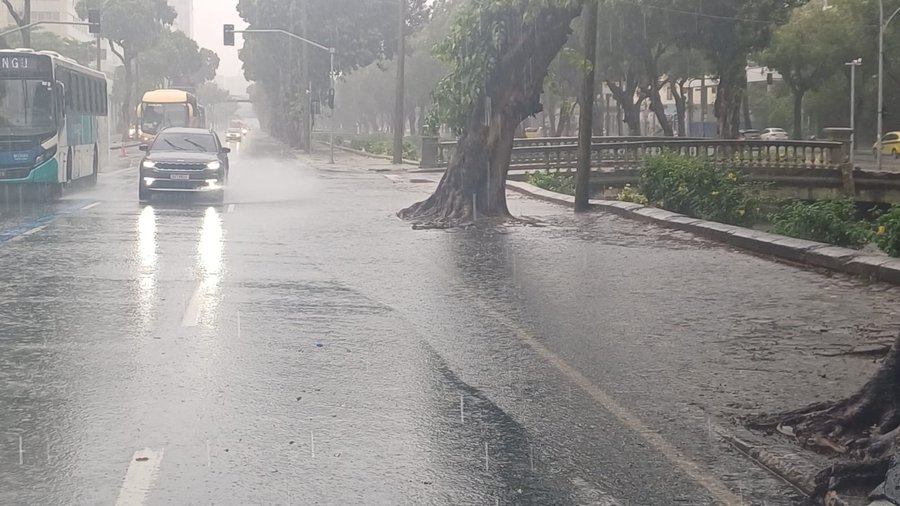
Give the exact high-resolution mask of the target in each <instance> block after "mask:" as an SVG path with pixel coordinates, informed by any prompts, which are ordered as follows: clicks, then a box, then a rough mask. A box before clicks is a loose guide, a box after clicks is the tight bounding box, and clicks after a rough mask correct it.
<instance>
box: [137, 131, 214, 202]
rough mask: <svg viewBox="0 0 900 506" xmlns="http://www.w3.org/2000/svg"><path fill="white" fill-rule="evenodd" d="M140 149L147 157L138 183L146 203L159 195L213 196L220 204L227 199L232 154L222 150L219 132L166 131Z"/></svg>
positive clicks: (141, 165)
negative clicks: (160, 193) (229, 162)
mask: <svg viewBox="0 0 900 506" xmlns="http://www.w3.org/2000/svg"><path fill="white" fill-rule="evenodd" d="M140 149H141V151H144V152H145V153H146V154H145V155H144V158H143V159H142V160H141V164H140V176H139V181H138V184H139V186H138V198H139V199H140V200H141V201H142V202H146V201H148V200H150V197H151V195H152V194H153V193H156V192H196V193H212V194H213V196H214V197H215V198H216V200H219V201H221V200H222V199H223V198H224V196H225V188H224V186H225V184H226V183H227V182H228V153H230V152H231V150H230V149H228V148H227V147H224V146H222V143H221V142H220V141H219V137H218V136H217V135H216V134H215V132H211V131H209V130H205V129H203V128H185V127H172V128H166V129H165V130H162V131H161V132H159V134H158V135H157V136H156V138H154V139H153V142H152V143H151V144H149V145H146V144H144V145H141V147H140Z"/></svg>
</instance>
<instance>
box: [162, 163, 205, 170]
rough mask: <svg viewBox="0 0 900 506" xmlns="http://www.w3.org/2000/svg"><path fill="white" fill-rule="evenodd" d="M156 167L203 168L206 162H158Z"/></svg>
mask: <svg viewBox="0 0 900 506" xmlns="http://www.w3.org/2000/svg"><path fill="white" fill-rule="evenodd" d="M156 168H157V169H159V170H203V169H205V168H206V163H203V162H200V163H187V162H157V163H156Z"/></svg>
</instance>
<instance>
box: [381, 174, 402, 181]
mask: <svg viewBox="0 0 900 506" xmlns="http://www.w3.org/2000/svg"><path fill="white" fill-rule="evenodd" d="M382 176H384V177H386V178H388V179H390V180H391V181H392V182H394V183H402V182H403V178H401V177H400V176H397V175H394V174H382Z"/></svg>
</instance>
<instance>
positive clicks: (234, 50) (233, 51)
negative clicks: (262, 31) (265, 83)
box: [193, 0, 245, 76]
mask: <svg viewBox="0 0 900 506" xmlns="http://www.w3.org/2000/svg"><path fill="white" fill-rule="evenodd" d="M226 23H231V24H233V25H235V26H236V27H238V29H240V28H242V27H244V26H245V23H244V22H243V20H242V19H241V16H240V15H238V13H237V0H194V23H193V24H194V39H195V40H196V41H197V44H200V46H201V47H206V48H209V49H212V50H213V51H215V52H216V53H218V55H219V58H220V59H221V60H222V61H221V63H220V64H219V75H223V76H232V75H238V74H242V72H241V61H240V60H239V59H238V48H239V47H241V45H242V44H243V40H241V36H240V35H238V36H237V37H236V38H235V39H236V40H235V47H225V46H224V45H222V25H224V24H226Z"/></svg>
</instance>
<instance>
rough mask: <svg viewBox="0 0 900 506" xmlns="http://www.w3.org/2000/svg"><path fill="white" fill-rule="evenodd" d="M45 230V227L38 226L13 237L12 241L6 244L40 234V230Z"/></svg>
mask: <svg viewBox="0 0 900 506" xmlns="http://www.w3.org/2000/svg"><path fill="white" fill-rule="evenodd" d="M45 228H47V225H39V226H37V227H34V228H32V229H29V230H26V231H25V232H22V233H21V234H19V235H17V236H15V237H13V238H12V239H10V240H9V241H7V242H14V241H21V240H22V239H24V238H25V237H28V236H29V235H32V234H36V233H38V232H40V231H41V230H44V229H45Z"/></svg>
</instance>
